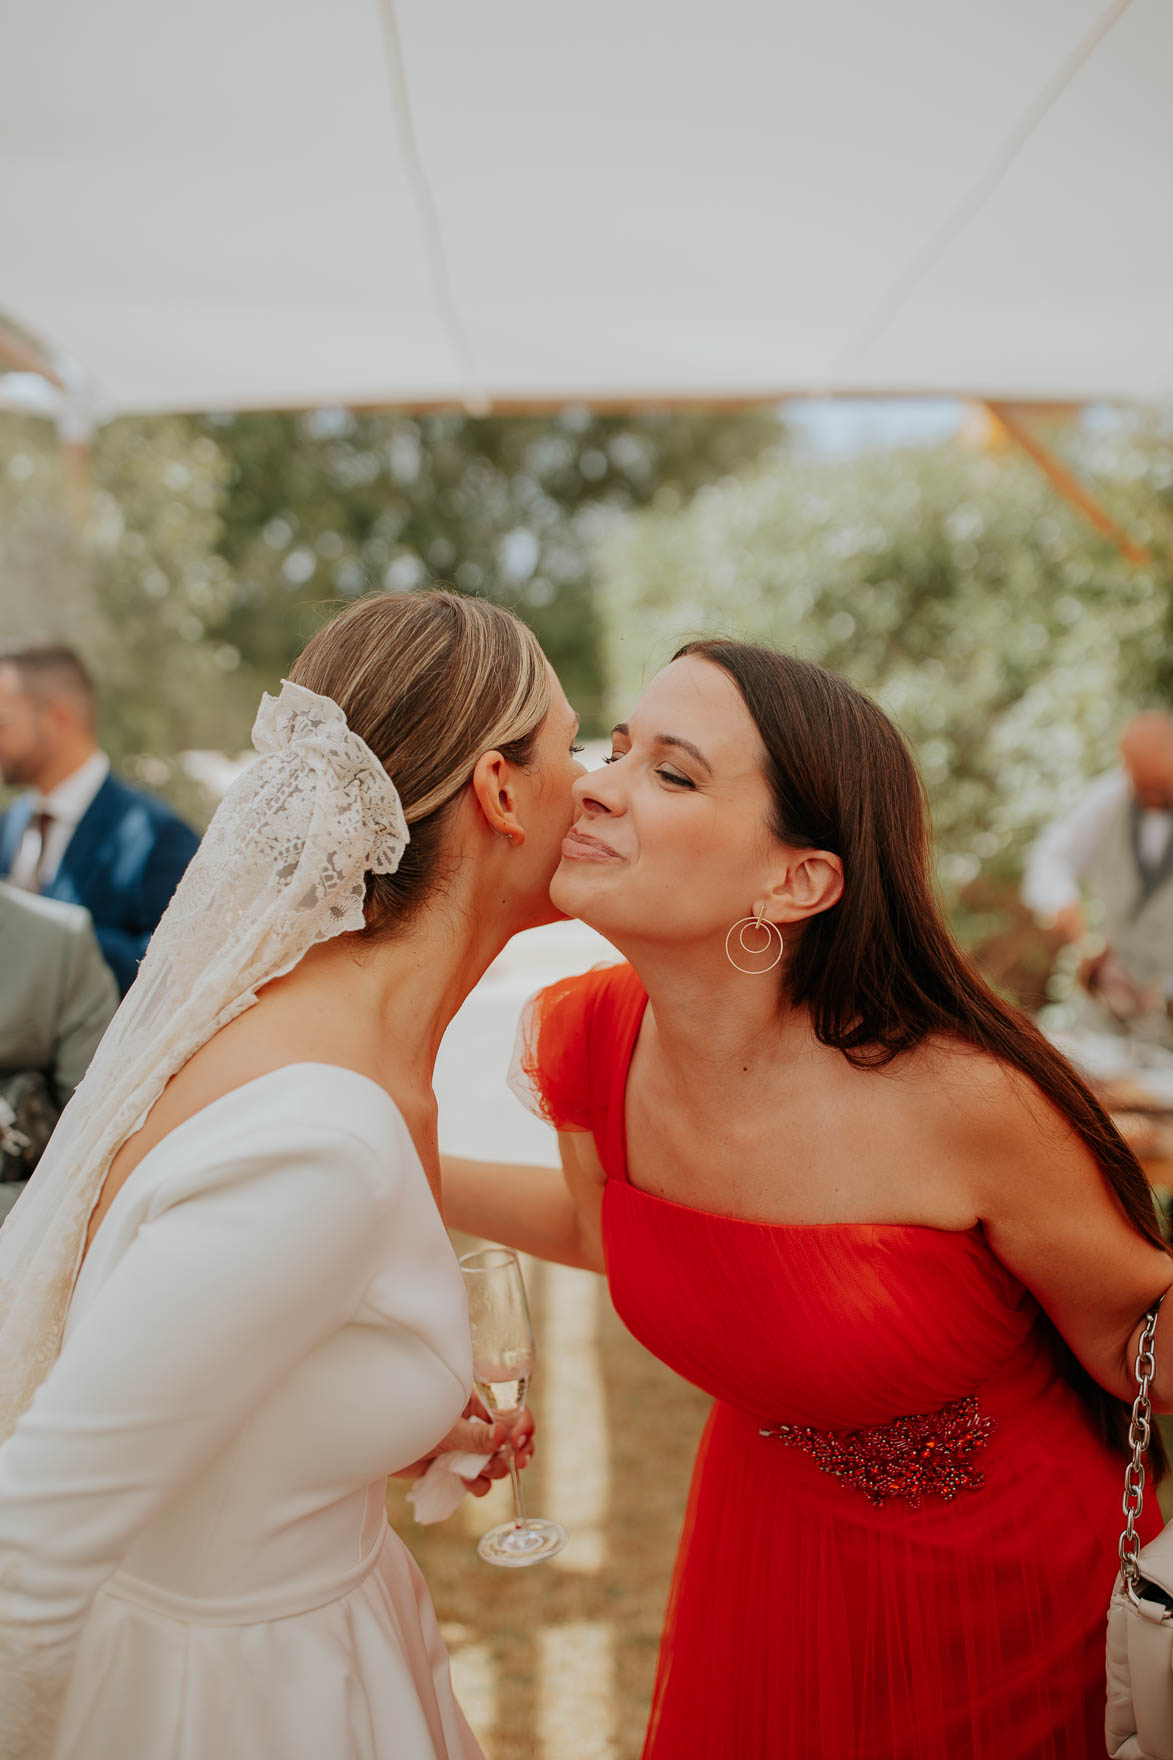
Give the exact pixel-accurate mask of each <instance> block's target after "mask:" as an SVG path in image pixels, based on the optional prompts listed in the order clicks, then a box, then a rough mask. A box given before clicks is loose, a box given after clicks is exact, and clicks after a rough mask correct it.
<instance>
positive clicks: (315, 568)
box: [201, 409, 780, 731]
mask: <svg viewBox="0 0 1173 1760" xmlns="http://www.w3.org/2000/svg"><path fill="white" fill-rule="evenodd" d="M201 429H202V433H203V435H204V437H205V438H207V439H208V440H210V441H212V442H213V443H214V444H215V446H216V447H217V449H218V450H219V452H220V453H221V455H222V456H223V457H224V459H225V460H226V461H227V464H228V468H229V471H230V485H229V493H228V496H227V498H226V500H225V501H224V504H223V508H222V518H223V522H224V530H223V536H222V538H221V539H220V541H219V544H218V546H217V553H218V554H219V555H220V556H221V557H222V558H223V560H224V562H225V563H226V565H227V567H228V570H229V572H230V575H231V579H232V583H233V586H232V605H231V610H230V613H229V615H228V617H227V619H226V621H225V622H224V624H223V626H222V632H221V633H222V634H223V635H224V638H225V639H226V640H227V641H229V642H231V643H232V645H233V646H234V647H235V648H236V649H237V650H238V651H239V652H240V654H241V655H242V656H244V658H245V661H246V663H247V665H248V666H249V667H250V668H251V669H252V670H253V672H254V673H255V674H257V675H258V676H259V680H260V681H261V682H263V683H270V682H271V681H272V679H273V678H275V677H278V676H279V675H280V673H281V672H282V670H283V669H284V668H286V667H287V666H288V664H289V662H290V660H291V658H292V657H293V655H294V654H296V653H297V651H298V649H299V648H300V647H301V646H302V644H303V642H304V641H305V640H306V637H307V636H308V635H309V634H310V632H311V631H312V630H313V629H314V628H315V627H316V626H317V624H318V623H319V622H320V621H321V619H322V616H323V614H324V613H325V611H327V610H329V609H332V608H333V607H334V605H335V604H336V603H337V602H338V601H339V600H346V599H352V598H356V597H358V596H359V595H361V594H362V593H366V592H370V591H372V590H378V589H380V588H385V589H393V590H394V589H398V590H404V589H410V588H414V587H419V586H422V585H425V584H427V583H429V582H431V581H443V582H448V583H452V584H454V585H455V586H456V587H458V588H459V589H460V590H461V591H463V592H470V593H483V594H485V595H486V596H488V597H490V598H492V599H495V600H497V601H498V602H499V603H501V604H505V605H508V606H510V607H511V608H512V609H514V610H516V611H518V612H519V613H520V614H521V615H522V616H523V617H524V618H525V619H526V620H527V621H528V622H529V623H530V624H531V625H532V626H533V628H534V629H535V630H536V632H537V634H538V637H539V639H540V640H541V642H542V644H543V646H544V648H545V650H546V652H547V653H548V654H549V656H550V659H551V661H552V662H553V664H554V666H555V668H556V670H557V671H558V673H559V675H560V676H561V678H562V680H563V683H564V684H565V686H566V689H567V691H568V693H569V694H570V697H571V699H572V701H573V702H574V703H575V704H576V706H577V708H578V709H579V712H580V714H581V715H582V717H583V721H584V723H585V724H586V726H587V728H588V730H591V731H595V730H597V728H598V725H599V720H600V715H601V705H602V695H603V677H602V662H601V630H600V626H599V620H598V614H597V611H596V607H595V602H594V592H593V585H592V579H591V569H590V541H591V537H592V534H593V532H594V530H595V529H596V526H597V523H598V521H599V519H600V517H601V516H602V515H604V514H608V513H609V514H614V513H615V512H616V511H621V510H628V509H632V508H638V507H642V506H646V505H647V504H649V503H651V502H653V501H654V500H655V499H656V498H657V497H658V498H660V501H661V504H663V502H664V500H665V499H671V500H672V501H673V502H674V503H676V504H680V503H683V502H684V501H685V500H686V499H687V497H688V496H690V495H691V494H692V492H693V491H694V490H695V489H696V488H697V487H699V486H700V485H701V484H703V483H708V482H713V481H715V480H717V479H718V478H721V477H724V476H726V475H727V474H728V473H730V472H731V471H733V470H735V469H736V468H738V467H739V466H741V465H743V464H745V463H746V462H747V461H748V460H751V459H753V458H756V457H757V456H758V455H759V454H760V453H761V451H762V450H763V448H764V447H766V446H767V445H770V444H773V443H775V442H776V441H777V439H778V437H779V433H780V428H779V423H778V419H777V416H776V415H775V414H773V413H771V412H768V411H746V412H744V413H737V414H732V415H728V416H720V417H712V416H705V415H698V414H680V413H672V414H668V413H665V414H662V415H646V416H639V417H626V416H625V417H620V416H594V415H591V414H589V413H588V412H587V411H585V410H581V409H567V410H564V411H562V412H561V413H560V414H558V415H555V416H552V417H540V418H539V417H517V416H512V417H493V418H488V419H472V418H467V417H464V416H461V415H458V414H433V415H420V416H408V415H402V414H400V415H396V414H389V413H362V412H358V413H356V412H353V411H349V410H339V409H332V410H316V411H312V412H309V413H307V414H304V415H279V414H269V415H242V416H237V417H232V418H227V419H225V418H210V419H206V420H205V421H204V422H203V423H202V424H201Z"/></svg>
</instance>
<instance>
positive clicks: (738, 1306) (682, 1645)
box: [522, 966, 1160, 1760]
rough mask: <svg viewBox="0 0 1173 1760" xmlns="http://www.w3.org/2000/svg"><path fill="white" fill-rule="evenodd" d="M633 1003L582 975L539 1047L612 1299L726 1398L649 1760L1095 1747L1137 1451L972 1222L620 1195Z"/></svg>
mask: <svg viewBox="0 0 1173 1760" xmlns="http://www.w3.org/2000/svg"><path fill="white" fill-rule="evenodd" d="M646 1000H647V999H646V996H645V994H644V991H643V989H642V987H641V985H640V983H639V981H638V979H637V978H636V977H635V974H634V973H633V972H632V971H631V969H630V967H627V966H615V967H611V968H608V969H604V970H599V971H594V972H590V973H587V974H585V975H584V976H582V977H579V978H574V979H568V980H566V981H565V982H564V983H561V984H558V985H555V986H553V987H552V988H551V989H549V990H546V991H543V992H542V993H541V995H540V996H539V997H538V998H537V999H536V1002H535V1006H534V1009H533V1011H532V1013H531V1016H530V1019H529V1024H528V1027H527V1030H526V1036H525V1040H524V1043H523V1051H522V1068H523V1070H524V1071H525V1073H526V1075H528V1077H529V1078H530V1082H531V1085H532V1086H533V1087H534V1088H535V1089H536V1090H537V1095H538V1099H539V1103H540V1106H541V1109H542V1111H543V1112H544V1114H545V1116H546V1117H548V1118H549V1119H550V1120H551V1121H552V1122H553V1123H555V1124H557V1125H559V1126H560V1127H561V1128H563V1129H567V1130H589V1131H591V1132H592V1133H593V1135H594V1138H595V1141H596V1144H597V1146H598V1150H599V1154H600V1157H601V1159H602V1162H603V1166H604V1169H605V1171H606V1174H607V1185H606V1190H605V1193H604V1198H603V1240H604V1247H605V1253H606V1262H607V1277H608V1281H609V1284H610V1289H611V1295H612V1298H613V1300H614V1304H615V1307H616V1309H617V1311H618V1313H619V1315H620V1316H621V1318H622V1319H623V1320H624V1322H625V1323H626V1324H627V1326H628V1327H629V1328H630V1330H631V1331H632V1332H633V1333H634V1334H635V1336H636V1338H638V1339H639V1340H640V1341H641V1343H643V1344H644V1345H646V1346H647V1348H648V1349H649V1350H650V1351H652V1352H654V1353H655V1355H656V1356H657V1357H659V1358H660V1359H661V1360H662V1361H663V1362H665V1363H667V1364H669V1366H670V1367H671V1368H673V1369H675V1370H676V1371H677V1372H678V1373H679V1374H681V1375H683V1376H685V1377H686V1378H687V1379H688V1380H689V1381H691V1382H693V1383H695V1384H696V1385H697V1386H698V1387H701V1388H703V1389H704V1390H705V1391H706V1392H707V1393H710V1394H712V1395H713V1397H714V1400H715V1402H716V1403H715V1405H714V1407H713V1411H712V1414H711V1416H710V1418H709V1421H708V1424H707V1426H706V1429H705V1432H704V1435H703V1437H702V1439H701V1444H700V1449H699V1452H698V1455H697V1461H696V1467H695V1470H694V1474H693V1482H692V1490H691V1494H690V1497H689V1503H688V1511H687V1515H686V1517H685V1523H684V1533H683V1537H682V1540H681V1545H680V1552H679V1555H678V1558H677V1563H676V1572H675V1578H674V1581H673V1584H672V1593H671V1598H670V1601H669V1607H668V1617H667V1623H666V1626H665V1630H664V1636H663V1640H662V1645H661V1650H660V1662H659V1670H658V1674H657V1678H656V1687H655V1697H654V1701H653V1707H652V1717H651V1723H650V1725H649V1729H648V1735H647V1742H646V1745H645V1748H644V1760H790V1757H792V1756H793V1757H794V1760H800V1757H801V1760H1092V1757H1093V1756H1094V1757H1095V1760H1102V1757H1103V1755H1104V1752H1105V1747H1104V1621H1105V1613H1106V1609H1107V1603H1108V1595H1109V1592H1110V1590H1111V1586H1112V1581H1113V1577H1114V1574H1115V1543H1116V1536H1117V1533H1118V1530H1119V1527H1120V1499H1121V1494H1122V1486H1123V1469H1124V1462H1123V1458H1122V1457H1120V1456H1118V1455H1116V1454H1115V1453H1113V1452H1112V1451H1110V1450H1109V1449H1108V1448H1107V1447H1106V1446H1105V1445H1104V1444H1103V1443H1102V1442H1101V1441H1100V1440H1099V1438H1098V1436H1097V1435H1096V1432H1095V1430H1094V1428H1093V1424H1092V1421H1091V1419H1090V1418H1089V1417H1088V1415H1087V1414H1086V1411H1085V1408H1084V1407H1083V1405H1082V1404H1081V1403H1080V1401H1079V1399H1078V1398H1077V1396H1076V1394H1075V1392H1074V1391H1073V1390H1072V1388H1071V1387H1070V1386H1069V1384H1068V1383H1067V1382H1066V1381H1065V1380H1064V1379H1063V1378H1062V1376H1061V1374H1060V1372H1059V1369H1058V1367H1057V1357H1056V1349H1055V1341H1054V1335H1053V1333H1052V1331H1051V1328H1050V1326H1049V1323H1048V1322H1047V1321H1046V1320H1045V1319H1044V1317H1043V1316H1042V1314H1041V1312H1040V1310H1039V1308H1038V1306H1037V1304H1036V1303H1035V1301H1034V1299H1033V1297H1032V1296H1031V1295H1030V1293H1029V1292H1028V1291H1027V1290H1026V1289H1025V1288H1024V1286H1023V1285H1022V1284H1021V1283H1020V1282H1019V1281H1018V1280H1017V1278H1015V1277H1014V1276H1012V1275H1011V1273H1010V1272H1009V1271H1008V1270H1007V1269H1006V1268H1005V1267H1004V1266H1003V1265H1002V1264H1001V1263H1000V1262H999V1261H998V1260H997V1259H996V1258H995V1257H994V1256H993V1254H992V1253H991V1252H990V1250H989V1248H988V1247H987V1245H986V1243H985V1240H984V1237H983V1235H982V1233H981V1231H980V1229H974V1230H971V1231H969V1232H967V1233H949V1232H947V1231H945V1230H939V1229H933V1228H925V1227H916V1226H911V1225H899V1224H890V1223H878V1224H867V1223H846V1224H841V1223H829V1224H786V1223H783V1224H764V1223H756V1222H745V1221H740V1220H737V1219H733V1218H728V1217H722V1216H715V1215H710V1214H708V1213H706V1212H703V1211H699V1210H692V1209H689V1208H687V1207H686V1206H684V1205H680V1204H674V1203H671V1202H668V1201H667V1200H665V1199H662V1198H657V1197H654V1196H652V1195H651V1194H649V1193H647V1192H642V1191H639V1190H638V1189H637V1188H636V1187H635V1186H633V1185H631V1184H630V1182H629V1181H628V1178H627V1171H626V1144H625V1131H624V1094H625V1088H626V1081H627V1071H628V1067H629V1065H630V1062H631V1055H632V1052H633V1050H634V1047H635V1041H636V1037H637V1035H638V1032H639V1026H640V1021H641V1020H642V1017H643V1011H644V1007H645V1004H646ZM763 1432H769V1434H763ZM1150 1503H1151V1500H1150ZM1159 1525H1160V1520H1159V1517H1158V1516H1157V1515H1156V1514H1155V1512H1151V1511H1150V1510H1146V1523H1145V1527H1146V1537H1147V1534H1148V1533H1151V1532H1155V1531H1156V1529H1157V1527H1159Z"/></svg>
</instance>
